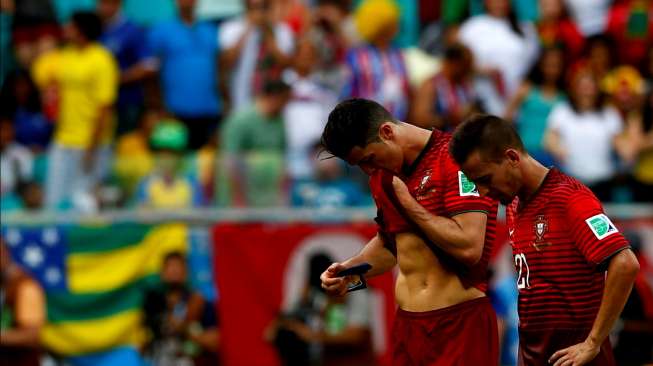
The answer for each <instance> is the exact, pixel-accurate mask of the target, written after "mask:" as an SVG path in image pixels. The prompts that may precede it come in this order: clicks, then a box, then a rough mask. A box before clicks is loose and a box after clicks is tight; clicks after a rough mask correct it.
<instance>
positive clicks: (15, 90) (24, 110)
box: [0, 70, 54, 153]
mask: <svg viewBox="0 0 653 366" xmlns="http://www.w3.org/2000/svg"><path fill="white" fill-rule="evenodd" d="M0 103H1V104H2V105H1V106H0V110H2V112H0V113H4V114H8V115H10V116H11V117H12V119H13V121H14V128H15V133H16V135H15V138H16V142H18V143H20V144H22V145H24V146H27V147H29V148H30V149H31V150H32V151H34V152H37V153H38V152H41V151H43V150H44V149H45V148H47V146H48V144H49V143H50V138H51V136H52V130H53V128H54V125H53V124H52V122H51V121H49V120H48V119H47V118H46V117H45V115H44V114H43V112H42V110H41V97H40V95H39V91H38V89H37V88H36V85H35V84H34V81H33V80H32V78H31V76H30V75H29V72H27V71H25V70H16V71H14V72H13V73H11V74H9V75H8V77H7V80H6V81H5V83H4V84H3V86H2V92H0Z"/></svg>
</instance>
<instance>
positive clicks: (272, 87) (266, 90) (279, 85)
mask: <svg viewBox="0 0 653 366" xmlns="http://www.w3.org/2000/svg"><path fill="white" fill-rule="evenodd" d="M288 92H290V85H288V84H286V83H285V82H284V81H283V80H279V79H270V80H266V81H265V82H264V83H263V88H262V90H261V93H262V94H263V95H278V94H283V93H288Z"/></svg>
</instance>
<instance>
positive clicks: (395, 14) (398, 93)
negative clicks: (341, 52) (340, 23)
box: [344, 0, 410, 120]
mask: <svg viewBox="0 0 653 366" xmlns="http://www.w3.org/2000/svg"><path fill="white" fill-rule="evenodd" d="M399 16H400V14H399V7H398V6H397V5H396V4H395V3H394V2H393V1H392V0H365V1H364V2H363V3H362V4H361V5H360V6H359V7H358V9H356V13H355V22H356V27H357V29H358V32H359V34H360V35H361V38H362V39H363V40H364V42H365V44H363V45H362V46H359V47H356V48H354V49H351V50H350V51H349V52H348V53H347V56H346V64H347V68H348V70H349V77H348V81H347V83H346V86H345V90H344V97H355V98H367V99H372V100H374V101H376V102H378V103H380V104H382V105H383V106H384V107H385V108H387V109H388V110H389V111H390V113H392V115H393V116H395V117H396V118H398V119H400V120H405V119H406V118H407V117H408V111H409V110H410V105H409V104H410V86H409V83H408V73H407V71H406V65H405V61H404V57H403V55H402V53H401V51H400V50H399V49H398V48H396V47H393V46H392V40H393V38H394V37H395V35H396V34H397V30H398V26H399Z"/></svg>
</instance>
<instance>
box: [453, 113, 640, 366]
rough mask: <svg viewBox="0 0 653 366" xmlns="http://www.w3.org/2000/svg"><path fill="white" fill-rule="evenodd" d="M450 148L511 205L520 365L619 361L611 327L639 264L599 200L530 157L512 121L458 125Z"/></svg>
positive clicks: (484, 186)
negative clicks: (610, 340) (517, 300)
mask: <svg viewBox="0 0 653 366" xmlns="http://www.w3.org/2000/svg"><path fill="white" fill-rule="evenodd" d="M450 149H451V153H452V155H453V157H454V158H455V160H456V161H457V162H458V164H460V166H461V167H462V168H463V171H464V172H465V174H466V175H467V177H468V178H469V179H470V180H471V181H473V182H475V183H476V186H477V187H478V190H479V192H480V194H481V196H488V197H491V198H495V199H498V200H499V201H501V202H502V203H504V204H506V205H508V209H507V219H508V230H509V234H510V240H511V244H512V250H513V254H514V259H515V267H516V269H517V276H518V277H517V288H518V289H519V338H520V347H519V364H520V365H529V366H530V365H549V364H552V365H555V366H580V365H586V364H587V365H616V363H615V360H614V357H613V354H612V349H611V347H610V343H609V340H608V333H609V332H610V329H611V328H612V326H613V325H614V322H615V320H617V318H618V317H619V313H620V312H621V310H622V309H623V306H624V304H625V302H626V300H627V298H628V295H629V294H630V290H631V288H632V286H633V282H634V280H635V276H636V274H637V271H638V270H639V263H638V262H637V259H636V258H635V255H634V254H633V252H632V251H631V250H630V249H629V248H630V247H629V245H628V242H627V241H626V240H625V239H624V237H623V235H622V234H621V233H620V232H619V230H618V229H617V227H616V226H615V225H614V224H613V223H612V221H610V219H609V218H608V216H606V215H605V213H604V212H603V208H602V207H601V203H600V202H599V201H598V200H597V199H596V197H595V196H594V194H592V192H591V191H590V190H589V189H588V188H587V187H585V186H584V185H582V184H581V183H580V182H578V181H577V180H576V179H574V178H571V177H569V176H567V175H565V174H564V173H562V172H560V171H559V170H558V169H556V168H546V167H544V166H543V165H541V164H540V163H539V162H537V161H536V160H535V159H533V158H532V157H531V156H529V155H528V152H526V151H525V150H524V147H523V145H522V142H521V140H520V138H519V135H518V134H517V132H516V131H515V129H514V127H513V126H512V124H510V123H509V122H506V121H504V120H502V119H500V118H498V117H494V116H488V115H479V116H476V117H472V118H471V119H470V120H468V121H465V122H463V124H461V125H460V126H459V127H458V129H456V131H455V132H454V136H453V139H452V142H451V148H450ZM606 270H607V276H606Z"/></svg>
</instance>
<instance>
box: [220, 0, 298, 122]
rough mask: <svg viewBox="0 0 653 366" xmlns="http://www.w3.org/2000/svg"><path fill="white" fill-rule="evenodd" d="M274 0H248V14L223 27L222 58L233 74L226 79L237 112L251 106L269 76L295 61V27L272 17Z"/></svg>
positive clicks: (278, 73)
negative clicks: (271, 5) (275, 20)
mask: <svg viewBox="0 0 653 366" xmlns="http://www.w3.org/2000/svg"><path fill="white" fill-rule="evenodd" d="M270 3H271V1H270V0H245V14H244V15H243V16H242V17H239V18H236V19H233V20H231V21H228V22H226V23H224V24H222V26H221V27H220V32H219V37H218V38H219V40H220V45H221V46H222V47H223V48H224V52H223V56H222V62H223V65H224V68H225V70H230V72H231V75H232V76H231V78H230V79H229V80H225V81H227V83H228V88H229V93H228V96H229V99H230V100H229V102H230V104H231V105H230V106H231V110H232V111H233V112H237V111H238V110H240V109H242V108H246V107H247V106H249V105H250V104H251V101H252V96H254V95H257V94H258V93H259V92H260V91H261V88H262V87H263V83H264V82H265V80H270V79H278V78H279V77H280V76H281V72H282V71H283V69H284V68H285V67H286V66H288V65H290V63H291V57H292V51H293V48H294V39H293V34H292V31H291V30H290V28H289V27H288V26H287V25H285V24H283V23H274V22H272V21H271V20H270V19H271V17H270Z"/></svg>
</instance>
